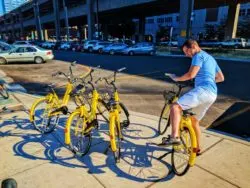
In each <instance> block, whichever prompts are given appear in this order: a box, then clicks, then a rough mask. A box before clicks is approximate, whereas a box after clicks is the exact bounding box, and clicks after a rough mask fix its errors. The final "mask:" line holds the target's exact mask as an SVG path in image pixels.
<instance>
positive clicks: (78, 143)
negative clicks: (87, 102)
mask: <svg viewBox="0 0 250 188" xmlns="http://www.w3.org/2000/svg"><path fill="white" fill-rule="evenodd" d="M68 121H69V122H68V123H69V124H70V127H69V131H70V132H69V134H70V144H69V145H70V149H71V151H73V152H74V153H75V154H76V155H78V156H84V155H86V154H87V153H88V151H89V149H90V146H91V133H90V132H88V133H86V132H85V130H86V127H87V126H86V123H84V117H80V112H75V113H72V114H71V115H70V117H69V119H68Z"/></svg>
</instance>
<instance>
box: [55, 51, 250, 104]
mask: <svg viewBox="0 0 250 188" xmlns="http://www.w3.org/2000/svg"><path fill="white" fill-rule="evenodd" d="M55 59H57V60H63V61H77V63H80V64H84V65H90V66H97V65H101V67H102V68H103V69H107V70H116V69H118V68H121V67H127V70H126V71H125V72H126V73H128V74H132V75H141V76H143V77H148V78H152V79H157V80H165V78H164V73H165V72H170V73H175V74H177V75H181V74H183V73H185V72H186V71H188V68H189V66H190V63H191V59H189V58H183V57H162V56H132V57H131V56H120V55H115V56H110V55H98V54H88V53H78V52H69V51H65V52H55ZM218 64H219V66H220V67H221V69H222V71H223V73H224V75H225V82H224V83H221V84H219V85H218V88H219V94H223V95H226V96H229V97H233V98H237V99H240V100H247V101H249V100H250V84H249V80H250V64H249V63H246V62H240V61H238V62H237V61H225V60H218Z"/></svg>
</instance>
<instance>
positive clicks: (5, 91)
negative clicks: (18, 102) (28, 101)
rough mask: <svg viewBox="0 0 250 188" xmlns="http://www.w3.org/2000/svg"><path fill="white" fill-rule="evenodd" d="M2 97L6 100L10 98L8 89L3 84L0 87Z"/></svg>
mask: <svg viewBox="0 0 250 188" xmlns="http://www.w3.org/2000/svg"><path fill="white" fill-rule="evenodd" d="M0 95H1V96H2V97H3V98H4V99H8V98H9V92H8V89H7V88H6V85H5V84H1V85H0Z"/></svg>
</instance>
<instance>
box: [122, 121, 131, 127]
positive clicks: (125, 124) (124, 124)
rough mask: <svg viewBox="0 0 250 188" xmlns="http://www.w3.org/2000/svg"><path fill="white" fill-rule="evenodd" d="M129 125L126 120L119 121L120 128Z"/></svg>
mask: <svg viewBox="0 0 250 188" xmlns="http://www.w3.org/2000/svg"><path fill="white" fill-rule="evenodd" d="M128 126H129V121H128V120H124V121H123V122H121V127H122V128H128Z"/></svg>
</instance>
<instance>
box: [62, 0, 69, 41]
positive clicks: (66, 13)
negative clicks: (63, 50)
mask: <svg viewBox="0 0 250 188" xmlns="http://www.w3.org/2000/svg"><path fill="white" fill-rule="evenodd" d="M63 8H64V12H65V26H66V30H67V41H68V42H69V18H68V8H67V6H66V3H65V0H63Z"/></svg>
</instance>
